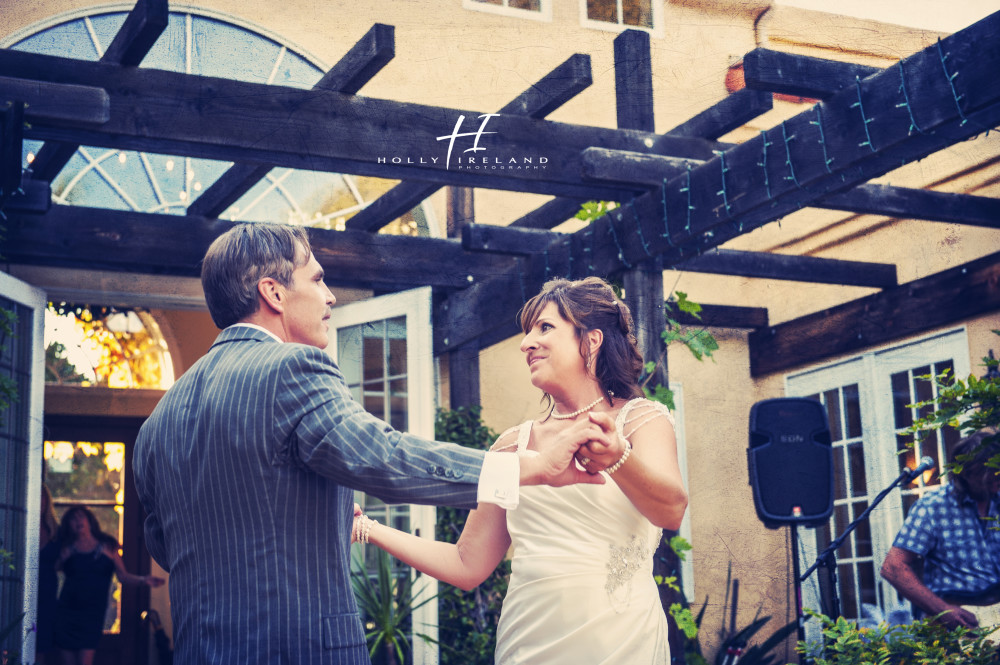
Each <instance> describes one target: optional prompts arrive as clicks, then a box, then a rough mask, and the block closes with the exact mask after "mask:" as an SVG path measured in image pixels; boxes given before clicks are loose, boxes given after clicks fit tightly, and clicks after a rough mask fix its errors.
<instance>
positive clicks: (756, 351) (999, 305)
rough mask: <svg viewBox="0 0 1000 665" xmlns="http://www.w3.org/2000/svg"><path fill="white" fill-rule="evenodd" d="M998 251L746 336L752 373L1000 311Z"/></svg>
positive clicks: (772, 370)
mask: <svg viewBox="0 0 1000 665" xmlns="http://www.w3.org/2000/svg"><path fill="white" fill-rule="evenodd" d="M998 285H1000V252H998V253H995V254H990V255H989V256H984V257H983V258H980V259H977V260H975V261H971V262H969V263H967V264H965V265H961V266H956V267H954V268H949V269H948V270H944V271H942V272H939V273H936V274H934V275H930V276H928V277H923V278H921V279H918V280H914V281H912V282H907V283H906V284H900V285H899V286H896V287H893V288H891V289H886V290H885V291H882V292H880V293H876V294H873V295H870V296H867V297H864V298H859V299H857V300H852V301H851V302H847V303H844V304H842V305H837V306H836V307H831V308H830V309H826V310H823V311H822V312H816V313H814V314H808V315H806V316H803V317H800V318H798V319H795V320H793V321H788V322H785V323H781V324H778V325H776V326H772V327H770V328H764V329H761V330H757V331H755V332H753V333H751V334H750V337H749V343H750V374H751V375H752V376H763V375H765V374H771V373H774V372H779V371H783V370H788V369H791V368H792V367H793V366H799V365H806V364H810V363H815V362H818V361H820V360H824V359H826V358H831V357H834V356H840V355H844V354H848V353H854V352H859V351H861V350H863V349H868V348H871V347H872V346H874V345H877V344H885V343H887V342H892V341H895V340H898V339H902V338H904V337H908V336H911V335H916V334H919V333H922V332H927V331H929V330H933V329H936V328H940V327H942V326H947V325H950V324H954V323H957V322H959V321H962V320H964V319H968V318H971V317H974V316H980V315H982V314H987V313H989V312H995V311H997V310H998V309H1000V286H998Z"/></svg>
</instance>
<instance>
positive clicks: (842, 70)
mask: <svg viewBox="0 0 1000 665" xmlns="http://www.w3.org/2000/svg"><path fill="white" fill-rule="evenodd" d="M880 71H882V70H881V69H879V68H878V67H871V66H868V65H857V64H854V63H851V62H839V61H836V60H825V59H823V58H813V57H810V56H806V55H795V54H792V53H784V52H782V51H772V50H771V49H766V48H756V49H754V50H752V51H750V52H749V53H747V54H746V55H745V56H743V78H744V80H745V81H746V85H747V88H748V89H752V90H762V91H767V92H777V93H782V94H786V95H794V96H796V97H810V98H813V99H829V98H830V97H832V96H833V95H835V94H836V93H838V92H840V91H841V90H843V89H844V88H846V87H849V86H852V85H854V81H855V79H856V78H862V79H863V78H868V77H869V76H872V75H873V74H877V73H878V72H880Z"/></svg>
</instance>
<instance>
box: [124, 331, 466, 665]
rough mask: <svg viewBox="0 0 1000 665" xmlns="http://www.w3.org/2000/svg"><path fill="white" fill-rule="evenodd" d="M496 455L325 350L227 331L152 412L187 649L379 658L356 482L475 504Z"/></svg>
mask: <svg viewBox="0 0 1000 665" xmlns="http://www.w3.org/2000/svg"><path fill="white" fill-rule="evenodd" d="M482 460H483V453H482V452H480V451H476V450H471V449H467V448H462V447H459V446H454V445H451V444H445V443H438V442H429V441H425V440H423V439H419V438H417V437H414V436H411V435H409V434H405V433H401V432H397V431H395V430H393V429H392V428H390V427H389V426H388V425H386V424H385V423H384V422H382V421H380V420H378V419H376V418H374V417H372V416H371V415H369V414H368V413H366V412H365V411H364V410H363V409H362V408H361V407H360V406H359V405H358V404H357V403H356V402H355V401H353V400H352V399H351V397H350V394H349V392H348V390H347V386H346V384H345V382H344V378H343V375H342V374H341V372H340V370H339V369H338V367H337V366H336V364H335V363H334V362H333V360H332V359H331V358H330V357H329V356H328V355H327V354H326V353H325V352H324V351H322V350H320V349H316V348H313V347H310V346H305V345H302V344H281V343H278V342H277V341H275V340H274V339H273V338H271V337H270V336H268V335H267V334H266V333H264V332H262V331H260V330H255V329H253V328H249V327H245V326H234V327H230V328H227V329H226V330H224V331H222V333H221V334H220V335H219V337H218V339H217V340H216V341H215V344H214V345H213V346H212V348H211V349H210V350H209V352H208V353H207V354H206V355H205V356H204V357H203V358H201V359H200V360H199V361H198V362H196V363H195V364H194V365H193V366H192V367H191V368H190V369H189V370H188V371H187V372H186V373H185V374H184V375H183V376H182V377H181V378H180V379H179V380H178V381H177V382H176V384H175V385H174V386H173V387H172V388H171V389H170V390H168V391H167V393H166V394H165V395H164V397H163V399H162V400H161V401H160V403H159V404H158V405H157V407H156V409H155V410H154V411H153V414H152V415H151V416H150V417H149V419H148V420H147V421H146V423H145V424H144V425H143V427H142V430H141V431H140V433H139V438H138V440H137V441H136V446H135V455H134V460H133V466H134V471H135V483H136V488H137V489H138V491H139V498H140V500H141V501H142V505H143V507H144V508H145V509H146V513H147V518H146V523H145V532H146V545H147V547H148V548H149V551H150V553H151V554H152V555H153V558H154V559H156V561H157V562H158V563H159V564H160V565H161V566H163V568H164V569H165V570H167V571H169V573H170V604H171V616H172V618H173V625H174V642H175V662H177V663H180V664H182V665H196V664H201V663H213V664H216V663H218V664H228V663H233V664H234V665H235V664H239V665H244V664H246V663H261V664H264V663H266V664H267V665H275V664H278V663H289V664H306V665H307V664H313V663H315V664H319V663H330V664H337V665H341V664H343V665H354V664H358V665H369V658H368V652H367V649H366V648H365V644H364V642H365V640H364V635H363V632H362V626H361V622H360V619H359V617H358V612H357V607H356V605H355V600H354V595H353V593H352V591H351V586H350V576H349V551H350V530H351V524H352V515H353V491H352V490H354V489H359V490H364V491H365V492H368V493H370V494H373V495H375V496H377V497H379V498H381V499H383V500H385V501H388V502H411V503H427V504H436V505H455V506H464V507H474V506H475V502H476V487H477V482H478V478H479V472H480V469H481V467H482Z"/></svg>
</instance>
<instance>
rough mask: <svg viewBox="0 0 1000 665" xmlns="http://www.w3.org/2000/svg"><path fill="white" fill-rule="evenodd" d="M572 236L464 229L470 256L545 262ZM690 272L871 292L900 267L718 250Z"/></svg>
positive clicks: (696, 261)
mask: <svg viewBox="0 0 1000 665" xmlns="http://www.w3.org/2000/svg"><path fill="white" fill-rule="evenodd" d="M567 237H568V236H567V235H566V234H563V233H556V232H554V231H542V230H536V229H516V228H510V227H509V226H494V225H490V224H469V225H468V226H466V227H464V228H463V229H462V247H463V248H464V249H465V250H466V251H469V252H494V253H500V254H513V255H517V256H524V257H528V256H535V257H542V260H544V256H543V255H544V254H545V253H546V252H547V251H549V248H551V247H558V245H559V242H560V241H565V239H566V238H567ZM675 267H676V268H677V269H678V270H684V271H687V272H703V273H713V274H717V275H735V276H738V277H756V278H760V279H781V280H791V281H797V282H811V283H814V284H839V285H843V286H868V287H874V288H885V287H889V286H895V285H896V266H895V265H893V264H890V263H869V262H865V261H845V260H840V259H824V258H820V257H815V256H792V255H788V254H774V253H771V252H744V251H736V250H732V249H716V250H713V251H711V252H706V253H705V254H702V255H700V256H695V257H691V258H689V259H688V260H686V261H684V262H682V263H679V264H677V265H676V266H675Z"/></svg>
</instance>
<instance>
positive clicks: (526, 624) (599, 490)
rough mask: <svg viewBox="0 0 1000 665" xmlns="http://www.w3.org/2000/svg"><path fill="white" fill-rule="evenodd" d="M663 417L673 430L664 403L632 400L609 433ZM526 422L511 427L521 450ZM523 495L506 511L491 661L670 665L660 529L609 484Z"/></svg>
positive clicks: (529, 490) (526, 490)
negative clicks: (505, 581)
mask: <svg viewBox="0 0 1000 665" xmlns="http://www.w3.org/2000/svg"><path fill="white" fill-rule="evenodd" d="M664 416H665V417H667V418H670V421H671V423H673V419H672V418H671V416H670V413H669V411H668V410H667V409H666V408H665V407H663V406H662V405H659V404H657V403H655V402H650V401H649V400H644V399H637V400H632V401H630V402H628V403H627V404H626V405H625V406H624V407H623V408H622V409H621V411H620V412H619V415H618V418H617V420H616V428H617V429H618V431H619V433H622V434H623V436H624V435H626V434H627V435H628V436H631V434H632V433H634V432H635V431H636V430H637V429H638V428H639V427H642V426H643V425H644V424H645V423H647V422H650V421H651V420H652V419H653V418H657V417H664ZM531 425H532V423H531V421H529V422H526V423H524V424H522V425H521V426H519V427H518V433H517V448H518V450H519V451H523V450H524V449H525V446H527V444H528V441H529V439H530V437H531ZM628 436H626V438H628ZM508 440H509V439H508ZM520 493H521V499H520V505H519V506H518V508H517V509H516V510H512V511H508V512H507V529H508V531H509V532H510V537H511V543H512V545H513V548H514V557H513V560H512V562H511V579H510V584H509V586H508V589H507V596H506V597H505V599H504V604H503V611H502V613H501V617H500V625H499V627H498V629H497V651H496V662H497V664H498V665H579V664H581V663H586V664H587V665H635V664H637V663H641V664H642V665H647V664H649V665H667V664H668V663H669V662H670V652H669V646H668V644H667V622H666V617H665V615H664V613H663V608H662V606H661V605H660V599H659V593H658V590H657V588H656V583H655V582H654V580H653V575H652V573H653V553H654V552H655V549H656V546H657V544H658V543H659V541H660V538H661V537H662V530H661V529H659V528H657V527H656V526H654V525H653V524H651V523H650V522H649V521H648V520H647V519H646V518H645V517H643V516H642V514H641V513H639V511H638V510H636V508H635V506H633V505H632V502H631V501H629V500H628V498H627V497H626V496H625V495H624V493H622V491H621V490H620V489H619V488H618V485H617V484H616V483H615V482H614V481H613V480H611V479H610V478H609V479H608V482H606V483H605V484H604V485H574V486H570V487H560V488H553V487H547V486H532V487H522V488H521V490H520Z"/></svg>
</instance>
